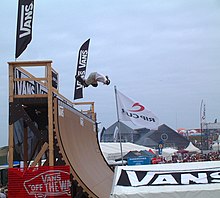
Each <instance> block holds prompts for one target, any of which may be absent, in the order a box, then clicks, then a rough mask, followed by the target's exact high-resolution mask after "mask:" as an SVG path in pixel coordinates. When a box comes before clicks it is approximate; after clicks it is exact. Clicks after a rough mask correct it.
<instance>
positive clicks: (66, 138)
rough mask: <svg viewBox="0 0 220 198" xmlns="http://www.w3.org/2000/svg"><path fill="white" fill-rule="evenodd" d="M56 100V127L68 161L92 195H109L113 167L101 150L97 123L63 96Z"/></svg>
mask: <svg viewBox="0 0 220 198" xmlns="http://www.w3.org/2000/svg"><path fill="white" fill-rule="evenodd" d="M56 101H58V102H56ZM54 103H55V109H54V111H55V114H54V115H55V116H56V115H57V117H56V118H55V120H56V121H55V125H56V126H55V131H56V136H57V141H58V145H59V148H60V152H61V153H62V156H63V159H64V161H65V163H66V164H67V165H70V169H71V173H72V174H73V176H74V178H75V179H76V180H77V182H78V183H79V185H80V186H82V188H83V190H84V191H86V192H87V193H88V194H89V197H99V198H107V197H109V196H110V192H111V186H112V181H113V171H112V170H111V168H110V167H109V166H108V164H107V162H106V161H105V159H104V157H103V155H102V153H101V150H100V147H99V143H98V138H97V132H96V123H95V122H94V121H93V120H91V119H90V118H88V117H87V116H85V115H83V114H82V113H81V112H79V111H77V110H76V109H74V108H73V107H71V106H69V105H67V104H65V103H64V102H62V101H61V100H59V99H58V100H55V101H54Z"/></svg>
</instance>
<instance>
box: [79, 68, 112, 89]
mask: <svg viewBox="0 0 220 198" xmlns="http://www.w3.org/2000/svg"><path fill="white" fill-rule="evenodd" d="M75 78H76V80H78V81H79V82H80V83H81V84H82V85H83V86H84V87H88V86H89V85H92V86H93V87H97V86H98V82H102V83H103V84H105V85H109V84H110V80H109V78H108V76H104V75H102V74H99V73H98V72H92V73H91V74H90V75H89V76H88V78H87V79H85V78H82V77H81V76H80V75H76V76H75Z"/></svg>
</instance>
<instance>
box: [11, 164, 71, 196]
mask: <svg viewBox="0 0 220 198" xmlns="http://www.w3.org/2000/svg"><path fill="white" fill-rule="evenodd" d="M70 186H71V183H70V168H69V166H53V167H52V166H50V167H49V166H41V167H34V168H28V169H22V168H9V171H8V196H9V197H33V198H34V197H35V198H46V197H60V198H61V197H62V198H65V197H71V194H70Z"/></svg>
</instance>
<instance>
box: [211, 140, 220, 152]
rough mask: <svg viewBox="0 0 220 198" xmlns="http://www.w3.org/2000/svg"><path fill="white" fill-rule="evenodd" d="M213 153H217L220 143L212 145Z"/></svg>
mask: <svg viewBox="0 0 220 198" xmlns="http://www.w3.org/2000/svg"><path fill="white" fill-rule="evenodd" d="M212 149H213V151H219V150H220V143H218V142H216V143H214V144H213V145H212Z"/></svg>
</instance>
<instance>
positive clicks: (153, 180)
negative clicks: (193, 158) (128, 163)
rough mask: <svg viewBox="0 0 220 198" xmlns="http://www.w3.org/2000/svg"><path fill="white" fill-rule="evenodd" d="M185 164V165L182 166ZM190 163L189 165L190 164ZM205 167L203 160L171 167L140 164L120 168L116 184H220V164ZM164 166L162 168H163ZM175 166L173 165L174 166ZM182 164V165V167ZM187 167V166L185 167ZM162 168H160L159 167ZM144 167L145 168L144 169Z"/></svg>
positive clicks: (139, 185)
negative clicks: (137, 166) (138, 165)
mask: <svg viewBox="0 0 220 198" xmlns="http://www.w3.org/2000/svg"><path fill="white" fill-rule="evenodd" d="M184 165H185V166H184ZM190 165H191V166H190ZM208 165H209V166H207V167H206V163H205V162H197V163H183V164H181V165H180V164H175V165H172V167H169V164H168V165H167V164H166V165H165V166H164V165H151V166H150V167H149V166H145V167H144V166H142V167H141V168H133V169H132V168H130V169H128V168H125V167H124V168H123V167H122V168H120V171H119V172H118V173H117V174H118V176H117V181H115V184H116V186H128V187H129V186H130V187H141V186H173V185H174V186H177V185H201V184H203V185H204V184H214V183H217V184H219V185H220V164H219V162H218V165H219V166H215V165H214V163H213V166H210V165H211V163H208ZM163 166H164V168H163ZM174 166H175V167H174ZM183 166H184V167H183ZM187 167H188V168H187ZM160 168H162V169H160ZM172 168H173V169H172ZM144 169H145V170H144Z"/></svg>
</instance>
